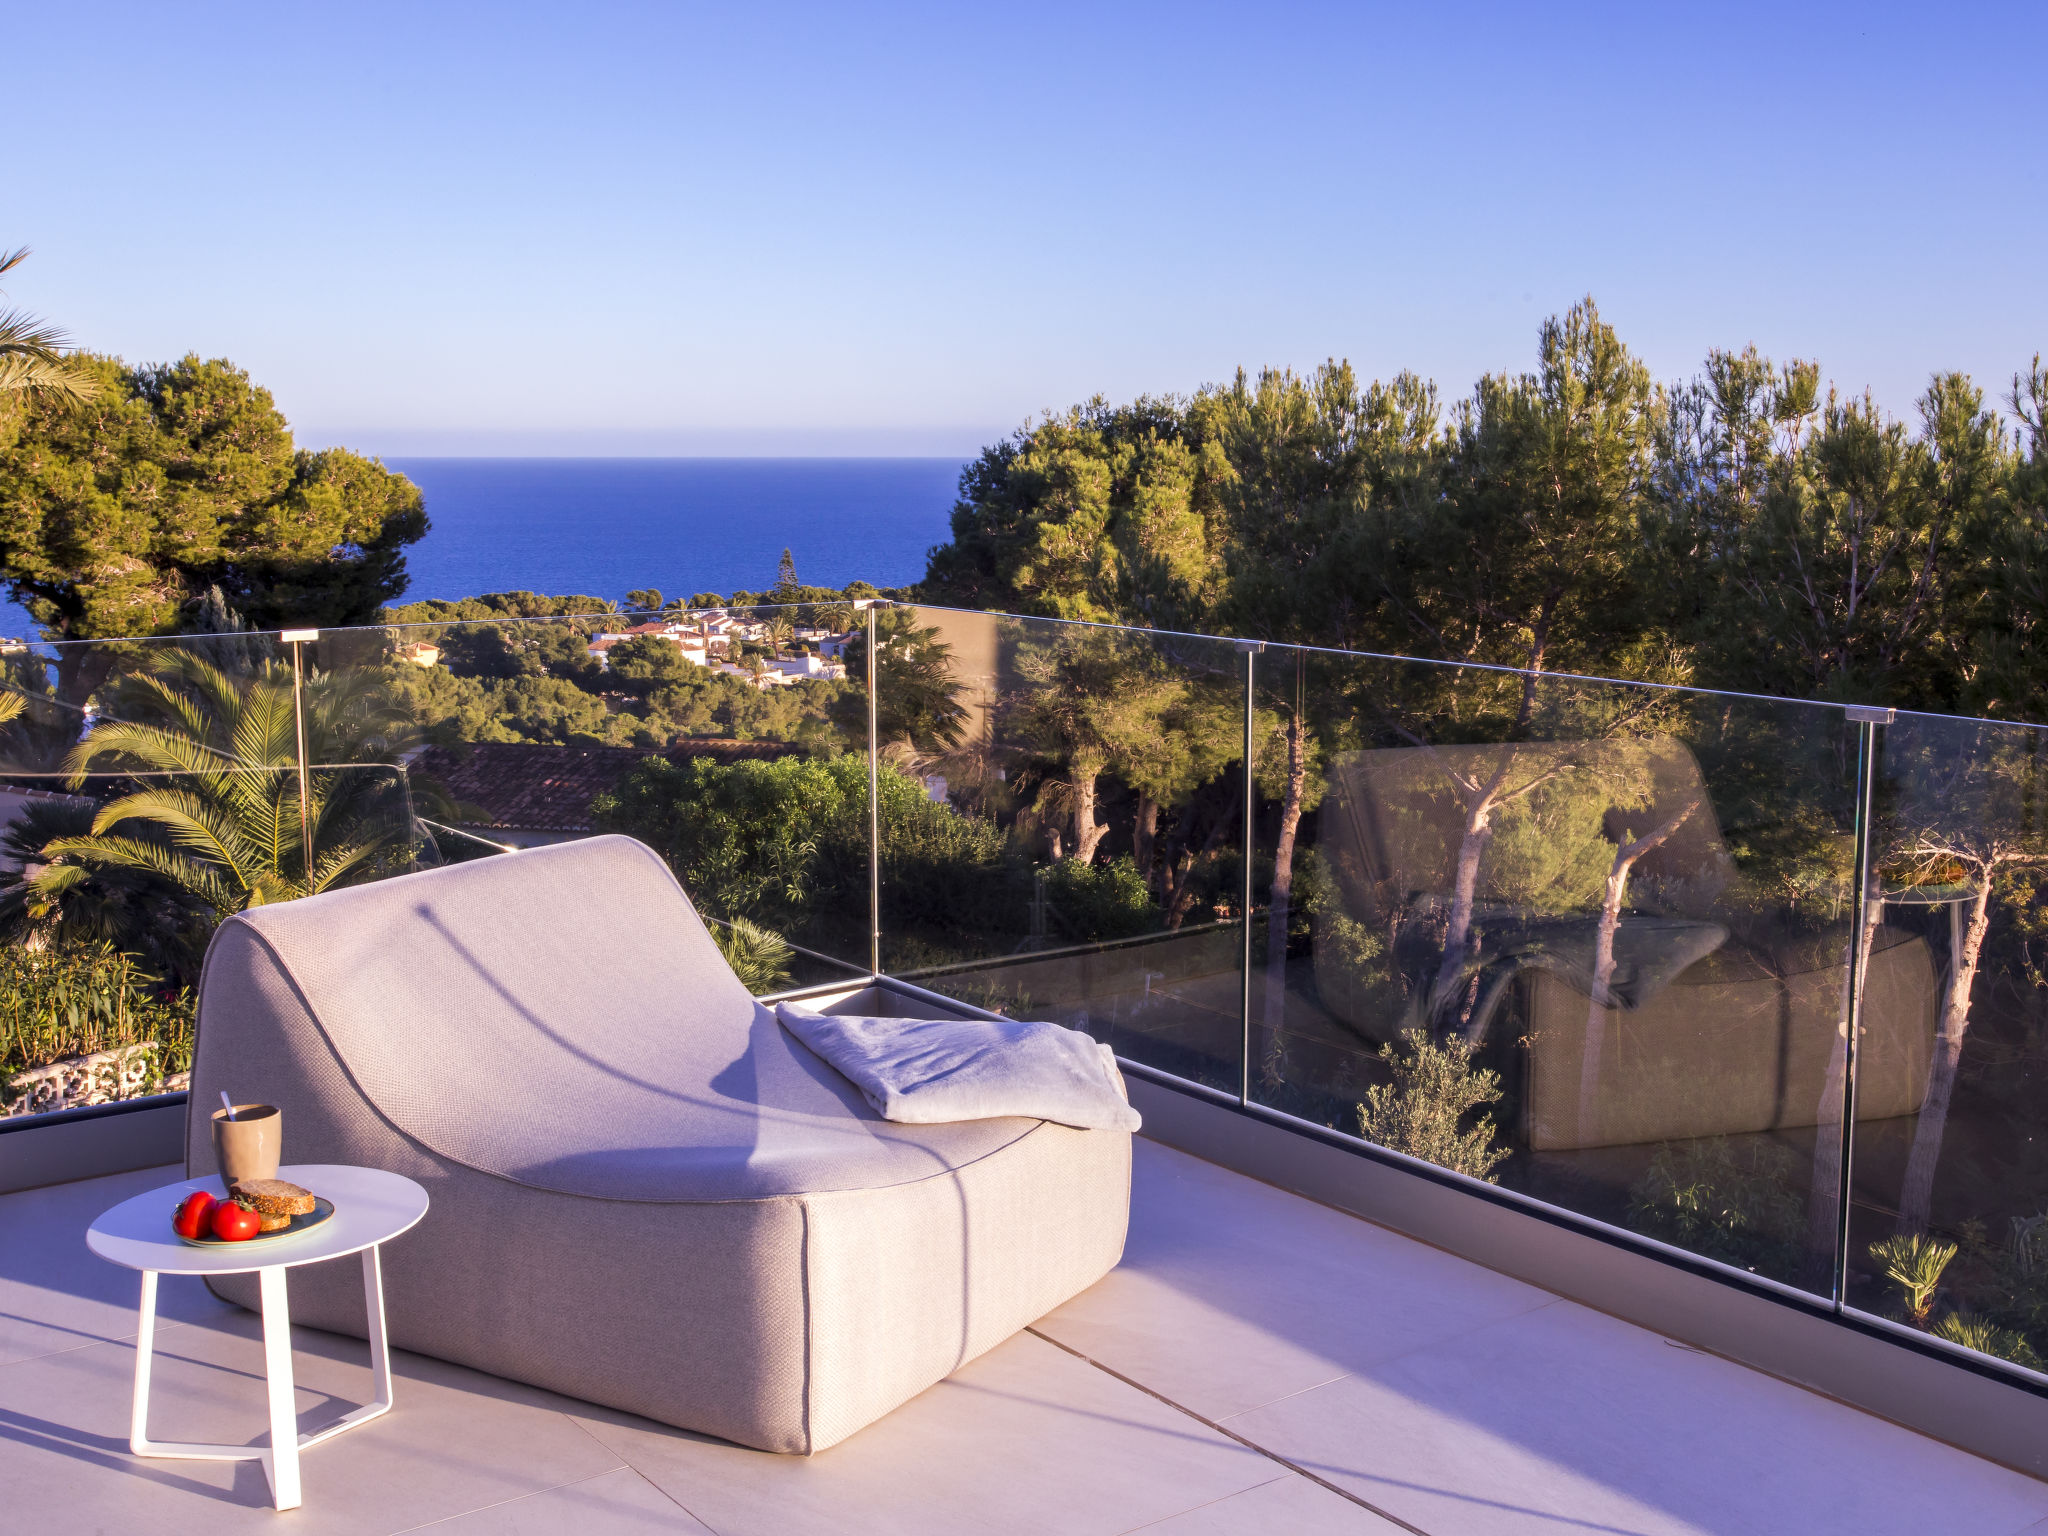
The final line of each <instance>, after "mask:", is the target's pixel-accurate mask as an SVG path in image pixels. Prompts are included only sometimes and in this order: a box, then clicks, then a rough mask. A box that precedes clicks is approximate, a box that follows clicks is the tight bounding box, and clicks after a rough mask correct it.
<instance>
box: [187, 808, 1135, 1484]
mask: <svg viewBox="0 0 2048 1536" xmlns="http://www.w3.org/2000/svg"><path fill="white" fill-rule="evenodd" d="M221 1089H227V1090H228V1091H229V1092H231V1093H232V1094H234V1095H235V1096H236V1097H237V1098H238V1099H239V1100H242V1101H248V1100H262V1101H266V1102H270V1103H275V1104H278V1105H279V1106H280V1107H281V1108H282V1110H283V1112H284V1147H285V1154H284V1155H285V1160H286V1161H287V1162H301V1163H312V1162H350V1163H360V1164H368V1165H374V1166H379V1167H385V1168H390V1169H392V1170H394V1171H396V1172H399V1173H404V1174H407V1175H408V1176H410V1177H413V1178H415V1179H418V1180H420V1181H421V1182H422V1183H423V1184H425V1185H426V1186H427V1188H428V1193H429V1195H430V1197H431V1198H432V1200H433V1208H432V1210H431V1211H430V1213H429V1215H428V1217H427V1219H426V1220H425V1221H424V1222H423V1223H422V1224H421V1226H420V1227H419V1228H417V1229H415V1231H414V1232H413V1233H411V1234H408V1235H407V1236H406V1237H405V1238H402V1239H400V1240H399V1241H398V1242H396V1243H394V1244H392V1245H391V1248H390V1249H389V1251H388V1253H387V1255H386V1260H385V1286H386V1292H387V1296H388V1298H389V1306H390V1324H391V1332H392V1339H393V1342H394V1343H396V1344H398V1345H400V1346H401V1347H404V1348H409V1349H414V1350H418V1351H421V1352H423V1353H427V1354H433V1355H438V1356H441V1357H442V1358H446V1359H451V1360H456V1361H460V1362H462V1363H465V1364H469V1365H474V1366H477V1367H480V1368H482V1369H484V1370H488V1371H492V1372H494V1373H496V1374H499V1375H503V1376H509V1377H513V1378H516V1379H519V1380H523V1381H529V1382H532V1383H534V1384H536V1385H540V1386H544V1387H550V1388H553V1389H555V1390H558V1391H563V1392H568V1393H571V1394H574V1395H576V1396H580V1397H585V1398H589V1399H591V1400H593V1401H596V1402H600V1403H607V1404H611V1405H613V1406H616V1407H620V1408H624V1409H628V1410H630V1411H633V1412H636V1413H641V1414H645V1415H647V1416H649V1417H652V1418H656V1419H660V1420H662V1421H664V1422H667V1423H671V1424H676V1425H679V1426H682V1427H685V1428H690V1429H698V1430H703V1431H706V1432H709V1433H712V1434H717V1435H722V1436H725V1437H726V1438H729V1439H733V1440H738V1441H741V1442H743V1443H745V1444H749V1445H756V1446H760V1447H763V1448H766V1449H774V1450H792V1451H812V1450H816V1449H819V1448H821V1447H823V1446H825V1445H829V1444H831V1443H832V1442H833V1441H834V1440H837V1439H839V1438H843V1436H844V1435H846V1434H849V1433H851V1432H852V1431H853V1430H854V1429H857V1428H859V1427H860V1426H861V1425H862V1424H865V1423H867V1422H869V1421H870V1420H871V1419H873V1418H874V1417H876V1416H877V1415H878V1414H880V1413H882V1412H885V1411H886V1410H887V1409H888V1408H890V1407H893V1406H894V1405H895V1404H896V1403H898V1402H901V1401H902V1400H903V1399H904V1398H906V1397H908V1396H910V1395H912V1394H913V1393H915V1392H917V1391H919V1390H922V1389H923V1388H924V1387H925V1386H928V1385H930V1384H931V1383H932V1382H934V1381H936V1380H938V1379H940V1378H941V1377H943V1376H945V1375H946V1374H948V1373H949V1372H951V1371H952V1370H953V1369H954V1368H955V1367H956V1366H957V1365H959V1364H960V1363H961V1362H962V1361H964V1360H966V1359H969V1358H972V1357H973V1355H975V1354H978V1353H980V1352H981V1351H982V1350H985V1349H988V1348H990V1347H992V1346H993V1345H995V1344H997V1343H999V1342H1001V1340H1002V1339H1004V1338H1006V1337H1008V1336H1009V1335H1010V1334H1011V1333H1013V1332H1015V1331H1016V1329H1017V1328H1019V1327H1021V1326H1023V1324H1025V1323H1027V1322H1029V1321H1031V1320H1032V1319H1033V1318H1035V1317H1037V1316H1039V1315H1041V1314H1042V1313H1044V1312H1046V1311H1048V1310H1050V1309H1051V1308H1052V1307H1054V1306H1056V1305H1058V1304H1059V1303H1060V1302H1061V1301H1063V1300H1065V1299H1066V1298H1067V1297H1068V1296H1071V1295H1072V1294H1074V1292H1076V1291H1078V1290H1080V1289H1082V1288H1083V1287H1085V1286H1087V1285H1088V1284H1090V1283H1092V1282H1093V1281H1094V1280H1095V1279H1097V1278H1099V1277H1100V1275H1101V1274H1103V1273H1104V1272H1105V1271H1106V1270H1108V1269H1109V1268H1110V1267H1111V1266H1112V1265H1113V1264H1114V1263H1115V1262H1116V1260H1117V1258H1118V1256H1119V1255H1120V1253H1121V1250H1122V1244H1123V1237H1124V1229H1125V1221H1126V1215H1127V1204H1128V1196H1129V1157H1130V1146H1129V1137H1128V1135H1125V1134H1122V1133H1119V1132H1114V1131H1079V1130H1072V1129H1069V1128H1066V1127H1063V1126H1057V1125H1049V1124H1047V1123H1045V1122H1043V1121H1039V1120H1030V1119H1022V1118H1007V1119H997V1120H980V1121H970V1122H964V1123H960V1124H953V1125H927V1126H913V1125H896V1124H892V1123H890V1122H888V1121H885V1120H883V1119H881V1118H880V1117H879V1116H878V1115H876V1114H875V1113H874V1111H873V1110H871V1109H870V1108H869V1107H868V1106H867V1105H866V1104H865V1103H864V1102H863V1101H862V1099H861V1096H860V1094H859V1093H858V1092H856V1091H855V1090H854V1089H853V1087H852V1086H851V1085H850V1084H848V1083H847V1082H845V1081H844V1080H843V1079H842V1078H841V1077H840V1076H839V1075H838V1074H837V1073H836V1072H834V1071H833V1070H832V1069H831V1068H830V1067H828V1066H827V1065H826V1064H825V1063H824V1062H822V1061H820V1060H819V1059H818V1058H817V1057H816V1056H814V1055H812V1054H811V1053H810V1052H809V1051H808V1050H807V1049H806V1048H805V1047H804V1046H803V1045H801V1044H800V1043H799V1042H797V1041H796V1040H794V1039H792V1038H791V1037H790V1036H789V1035H788V1033H787V1032H786V1031H784V1030H783V1029H781V1028H780V1027H779V1026H778V1025H777V1024H776V1021H775V1019H774V1017H773V1015H772V1014H771V1013H770V1012H769V1011H768V1010H767V1009H766V1008H764V1007H762V1006H761V1005H760V1004H758V1003H756V1002H755V1001H754V1000H753V998H752V997H750V996H749V995H748V994H747V992H746V989H745V988H744V987H743V986H742V985H741V984H740V983H739V981H738V980H737V978H735V977H734V976H733V974H732V972H731V970H730V969H729V968H728V967H727V966H726V964H725V962H724V960H723V958H722V957H721V956H720V955H719V953H718V951H717V949H716V947H715V946H714V945H713V944H712V942H711V939H710V936H709V934H708V933H707V932H706V930H705V928H704V925H703V923H702V922H701V921H700V920H699V918H698V917H697V915H696V912H695V910H694V909H693V908H692V907H691V905H690V903H689V901H688V900H687V898H686V897H685V896H684V894H683V892H682V890H681V888H680V887H679V886H678V885H677V884H676V882H675V879H674V877H673V876H672V875H671V874H670V873H669V871H668V869H667V867H666V866H665V865H664V864H663V863H662V862H661V861H660V859H659V858H657V857H656V856H655V855H654V854H653V853H652V852H651V851H650V850H649V849H647V848H645V847H643V846H642V845H640V844H638V843H636V842H633V841H631V840H630V839H627V838H620V837H603V838H593V839H588V840H585V841H581V842H575V843H568V844H561V845H557V846H555V847H550V848H543V849H534V850H530V851H527V852H522V853H517V854H507V855H501V856H498V857H494V858H490V859H485V860H479V861H476V862H474V863H469V864H462V865H456V866H452V867H450V868H446V869H441V870H435V871H431V872H428V873H424V874H419V875H410V876H405V877H402V878H398V879H393V880H387V881H384V882H381V883H378V884H373V885H365V886H359V887H354V888H351V889H348V890H343V891H337V892H333V893H329V894H326V895H322V896H315V897H310V898H307V899H304V900H301V901H296V902H289V903H283V904H279V905H276V906H269V907H259V908H256V909H253V910H251V911H249V912H247V913H244V914H242V915H240V916H238V917H236V918H234V919H232V920H230V921H229V922H227V923H225V924H223V925H222V928H221V930H220V932H219V933H218V934H217V936H216V938H215V940H214V943H213V946H212V948H211V949H210V950H209V952H208V955H207V963H206V971H205V975H204V978H203V981H202V984H201V997H200V1025H199V1041H198V1047H197V1053H196V1057H195V1063H194V1074H193V1085H192V1092H193V1102H194V1103H202V1104H203V1103H207V1102H211V1101H212V1100H214V1099H215V1098H216V1097H217V1096H218V1093H219V1091H220V1090H221ZM187 1161H188V1165H189V1167H190V1170H191V1171H192V1172H193V1173H194V1174H195V1175H196V1174H203V1173H210V1172H212V1171H213V1169H212V1153H211V1148H210V1142H209V1138H208V1127H207V1123H206V1121H205V1119H204V1117H203V1116H198V1115H195V1116H193V1117H192V1119H191V1125H190V1127H189V1141H188V1150H187ZM216 1289H217V1290H219V1291H220V1292H221V1293H222V1294H224V1295H228V1296H229V1297H230V1298H231V1299H235V1300H238V1301H242V1302H243V1303H244V1304H245V1305H246V1304H249V1303H250V1301H251V1300H252V1299H253V1292H254V1287H253V1285H250V1284H248V1283H247V1282H246V1279H245V1278H241V1279H236V1280H228V1281H221V1282H218V1283H217V1284H216ZM292 1299H293V1308H294V1316H295V1320H298V1321H303V1322H309V1323H313V1324H315V1325H317V1326H322V1327H329V1328H338V1329H341V1330H344V1331H350V1332H355V1333H358V1334H360V1333H361V1332H362V1331H363V1326H364V1325H363V1320H362V1319H363V1310H362V1301H361V1286H360V1282H359V1280H358V1279H357V1277H356V1276H355V1274H354V1261H352V1260H351V1261H345V1262H344V1264H342V1265H335V1264H328V1265H321V1266H315V1267H313V1268H311V1269H308V1270H295V1271H293V1272H292Z"/></svg>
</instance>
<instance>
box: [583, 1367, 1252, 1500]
mask: <svg viewBox="0 0 2048 1536" xmlns="http://www.w3.org/2000/svg"><path fill="white" fill-rule="evenodd" d="M584 1422H585V1423H586V1424H587V1425H588V1426H589V1428H590V1430H591V1432H592V1433H593V1434H595V1435H597V1436H598V1437H599V1438H601V1439H602V1440H603V1441H604V1442H605V1444H606V1445H607V1446H608V1447H610V1448H611V1449H612V1450H614V1451H616V1452H617V1453H618V1454H619V1455H620V1456H622V1457H623V1458H624V1459H625V1460H626V1461H627V1462H628V1463H629V1464H630V1465H631V1466H633V1467H635V1468H636V1469H638V1470H639V1471H640V1472H641V1473H643V1474H645V1475H646V1477H647V1478H648V1479H649V1480H650V1481H652V1482H653V1483H654V1484H655V1485H656V1486H658V1487H659V1488H661V1489H662V1490H663V1491H664V1492H665V1493H667V1494H669V1495H670V1496H671V1497H672V1498H674V1499H675V1501H676V1502H677V1503H678V1504H681V1505H682V1506H683V1507H684V1508H686V1509H688V1510H690V1511H691V1512H692V1513H694V1514H695V1515H696V1516H697V1518H698V1519H700V1520H702V1521H703V1522H704V1523H705V1524H706V1525H708V1526H710V1527H711V1528H712V1529H713V1530H715V1531H717V1532H718V1533H719V1536H786V1533H789V1532H795V1531H801V1532H804V1533H805V1536H868V1533H872V1536H925V1533H930V1536H994V1533H1004V1536H1010V1533H1015V1536H1027V1533H1028V1536H1064V1533H1073V1536H1115V1533H1118V1532H1123V1531H1128V1530H1131V1529H1133V1528H1135V1527H1139V1526H1142V1525H1144V1524H1146V1523H1147V1522H1149V1521H1155V1520H1158V1519H1161V1518H1163V1517H1164V1516H1166V1515H1170V1514H1175V1513H1178V1512H1179V1511H1182V1510H1185V1509H1189V1508H1192V1507H1194V1506H1195V1505H1198V1504H1202V1503H1206V1502H1209V1501H1211V1500H1214V1499H1219V1498H1223V1497H1225V1496H1226V1495H1228V1494H1231V1493H1236V1492H1238V1491H1240V1490H1242V1489H1245V1488H1250V1487H1253V1486H1255V1485H1257V1484H1259V1483H1263V1482H1269V1481H1271V1479H1272V1478H1273V1476H1274V1472H1275V1468H1274V1464H1273V1463H1272V1462H1271V1461H1270V1460H1268V1459H1267V1458H1265V1457H1263V1456H1260V1455H1258V1454H1256V1453H1255V1452H1252V1451H1249V1450H1247V1449H1245V1448H1244V1447H1243V1446H1241V1445H1238V1444H1237V1443H1236V1442H1234V1441H1232V1440H1231V1439H1229V1438H1228V1437H1227V1436H1224V1435H1219V1434H1217V1433H1215V1432H1214V1431H1213V1430H1210V1429H1207V1428H1205V1427H1204V1426H1202V1425H1201V1424H1198V1423H1196V1422H1195V1421H1194V1420H1193V1419H1190V1418H1188V1417H1187V1415H1185V1414H1182V1413H1177V1412H1175V1411H1174V1410H1173V1409H1172V1408H1170V1407H1168V1406H1166V1405H1165V1404H1164V1403H1161V1402H1158V1401H1156V1400H1155V1399H1153V1398H1150V1397H1147V1396H1146V1395H1145V1394H1144V1393H1142V1392H1138V1391H1135V1390H1134V1389H1132V1388H1130V1387H1128V1386H1125V1385H1124V1384H1123V1383H1122V1382H1119V1381H1117V1380H1116V1379H1115V1378H1113V1377H1111V1376H1108V1375H1105V1374H1104V1373H1103V1372H1101V1371H1098V1370H1096V1369H1095V1368H1094V1367H1092V1366H1090V1365H1088V1364H1087V1363H1086V1362H1085V1361H1081V1360H1077V1359H1075V1358H1074V1357H1073V1356H1072V1355H1070V1354H1067V1353H1066V1352H1065V1351H1064V1350H1061V1349H1058V1348H1056V1347H1054V1346H1053V1345H1051V1344H1047V1343H1046V1342H1044V1341H1043V1340H1041V1339H1034V1338H1032V1337H1030V1336H1029V1335H1022V1336H1019V1337H1017V1338H1014V1339H1012V1340H1010V1341H1009V1342H1008V1343H1007V1344H1004V1345H1001V1346H1000V1347H999V1348H997V1349H994V1350H992V1351H990V1352H989V1353H988V1354H986V1355H984V1356H983V1357H982V1358H981V1359H979V1360H976V1361H974V1362H973V1363H971V1364H969V1365H968V1366H967V1367H965V1368H964V1369H963V1370H961V1371H959V1372H958V1373H956V1374H955V1375H954V1376H952V1377H951V1378H949V1379H948V1380H946V1381H943V1382H941V1383H939V1384H938V1385H937V1386H935V1387H933V1388H931V1389H930V1390H929V1391H927V1392H924V1393H923V1394H921V1395H920V1396H918V1397H916V1398H914V1399H913V1400H912V1401H910V1402H908V1403H906V1404H904V1405H903V1406H902V1407H901V1408H899V1409H897V1410H896V1411H895V1412H894V1413H892V1414H890V1415H889V1416H888V1417H886V1418H884V1419H882V1420H881V1421H880V1422H879V1423H876V1424H871V1425H869V1426H868V1427H867V1428H866V1429H864V1430H862V1431H861V1432H860V1433H859V1434H857V1435H855V1436H854V1437H853V1438H852V1439H850V1440H847V1441H844V1442H842V1443H841V1444H839V1445H836V1446H834V1447H833V1448H832V1449H830V1450H828V1451H824V1452H821V1453H820V1454H819V1455H817V1456H813V1457H808V1458H806V1457H798V1456H775V1455H770V1454H768V1453H766V1452H762V1451H749V1450H743V1449H741V1448H739V1447H737V1446H732V1445H727V1444H724V1443H723V1442H719V1441H713V1440H707V1439H705V1438H703V1437H701V1436H695V1435H686V1434H682V1433H679V1432H678V1431H675V1430H669V1429H663V1428H661V1427H659V1426H657V1425H651V1424H648V1423H646V1422H645V1421H643V1420H637V1419H629V1418H626V1417H625V1416H623V1415H611V1414H592V1415H590V1416H588V1417H587V1418H586V1419H585V1420H584Z"/></svg>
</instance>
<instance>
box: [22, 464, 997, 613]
mask: <svg viewBox="0 0 2048 1536" xmlns="http://www.w3.org/2000/svg"><path fill="white" fill-rule="evenodd" d="M385 463H386V464H387V465H388V466H389V467H390V468H392V469H395V470H398V471H399V472H400V473H402V474H404V475H406V476H407V477H408V478H410V479H411V480H412V482H413V483H414V484H415V485H417V486H418V487H419V488H420V490H421V492H422V494H424V495H425V497H426V503H427V520H428V522H429V523H430V524H431V525H432V527H431V529H430V531H429V532H428V534H427V536H426V537H425V538H424V539H422V540H421V541H420V542H419V543H417V544H415V545H413V546H412V547H411V548H410V549H408V550H407V551H406V557H405V559H406V569H407V571H408V572H409V573H410V574H411V578H412V580H411V584H410V586H409V587H408V588H407V591H406V595H405V598H404V599H401V601H407V600H415V599H419V598H425V597H440V598H456V597H474V596H476V595H477V594H479V593H483V592H510V591H517V590H522V589H523V590H525V591H528V592H542V593H547V594H549V595H559V594H563V593H571V592H573V593H584V594H588V595H590V596H593V597H610V598H618V599H623V598H624V597H625V595H626V593H627V592H629V591H632V590H634V589H636V588H642V587H657V588H659V589H660V590H661V592H662V593H663V594H664V595H665V596H667V597H685V598H687V597H688V596H689V595H690V594H691V593H693V592H718V593H730V592H733V591H736V590H743V591H749V592H760V591H765V590H766V589H767V588H769V587H772V586H774V585H775V572H776V567H777V565H778V563H779V562H780V561H781V559H782V551H783V550H784V549H785V548H787V549H788V550H789V551H790V552H791V554H792V555H793V556H794V558H795V560H796V573H797V579H798V580H799V581H802V582H804V583H805V584H806V585H809V586H816V587H843V586H845V585H846V584H847V583H848V582H851V581H869V582H873V583H874V584H875V585H876V586H878V587H897V586H902V585H904V584H905V583H907V582H912V581H916V580H917V579H918V578H919V577H920V576H922V575H923V574H924V557H925V551H926V550H927V549H929V548H930V547H931V546H932V545H934V544H941V543H944V542H945V540H946V538H947V537H948V535H949V533H950V529H949V527H948V524H947V518H948V515H949V514H950V513H951V511H952V508H953V497H954V492H955V490H956V489H957V487H958V484H959V480H960V471H961V469H962V468H963V467H964V465H965V463H966V461H965V460H963V459H410V458H408V459H387V460H385ZM0 632H4V633H6V634H10V635H21V636H33V635H35V634H37V632H38V631H37V628H36V625H35V623H34V621H33V620H32V619H30V618H29V616H28V614H27V613H26V612H25V611H23V610H22V609H21V608H19V607H17V606H16V605H15V604H13V603H8V602H0Z"/></svg>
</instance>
